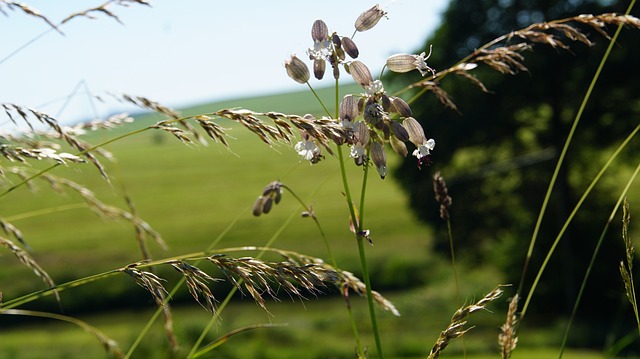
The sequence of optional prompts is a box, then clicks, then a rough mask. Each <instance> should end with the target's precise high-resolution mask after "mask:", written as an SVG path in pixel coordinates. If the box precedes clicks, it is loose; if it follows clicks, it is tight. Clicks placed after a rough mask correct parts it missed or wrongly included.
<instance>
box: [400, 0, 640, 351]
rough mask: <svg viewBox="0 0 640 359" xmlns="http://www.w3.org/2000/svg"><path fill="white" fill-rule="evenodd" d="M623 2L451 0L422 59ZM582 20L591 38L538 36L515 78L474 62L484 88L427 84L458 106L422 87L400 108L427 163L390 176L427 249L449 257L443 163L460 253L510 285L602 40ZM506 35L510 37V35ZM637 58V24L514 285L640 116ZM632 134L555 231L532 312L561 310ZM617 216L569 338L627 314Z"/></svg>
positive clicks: (593, 338)
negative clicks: (421, 226)
mask: <svg viewBox="0 0 640 359" xmlns="http://www.w3.org/2000/svg"><path fill="white" fill-rule="evenodd" d="M626 6H627V4H626V2H622V1H621V2H615V1H587V0H583V1H581V0H567V1H550V0H544V1H532V0H499V1H489V0H480V1H461V0H454V1H452V2H451V4H450V5H449V8H448V10H447V11H446V12H445V13H444V14H443V18H442V24H441V25H440V27H439V29H438V30H437V31H436V32H435V34H434V35H433V36H432V37H431V38H429V39H428V40H427V41H426V44H425V47H424V49H427V50H426V51H428V46H429V45H433V54H432V57H431V58H430V59H429V61H428V62H429V64H430V65H432V66H434V67H435V68H436V70H441V69H443V68H446V67H448V66H451V65H453V64H455V63H456V62H457V61H458V60H460V59H461V58H464V57H465V56H467V55H468V54H470V53H472V52H473V51H474V50H475V49H477V48H478V47H480V46H481V45H483V44H485V43H487V42H489V41H491V40H493V39H494V38H497V37H498V36H501V35H503V34H506V33H509V32H511V31H513V30H518V29H522V28H525V27H526V26H528V25H530V24H532V23H538V22H543V21H549V20H554V19H559V18H564V17H570V16H575V15H578V14H601V13H607V12H618V13H624V11H625V10H626ZM632 15H634V16H638V12H637V11H635V12H632ZM582 29H584V28H582ZM608 29H609V33H611V34H613V32H614V31H615V27H609V28H608ZM584 30H585V32H586V33H588V35H589V39H590V40H592V41H593V42H595V45H594V46H592V47H589V46H586V45H584V44H581V43H579V42H575V43H571V41H566V42H565V43H567V44H569V43H571V44H570V45H571V47H570V49H569V50H566V49H561V48H557V47H556V48H553V47H550V46H546V45H543V44H535V45H534V46H533V48H532V51H527V52H524V53H522V55H523V56H524V57H525V60H524V61H523V64H524V65H525V66H526V68H527V71H519V72H518V73H517V74H515V75H513V76H512V75H503V74H500V73H499V72H497V71H495V70H494V69H491V68H489V67H488V66H485V65H480V66H479V67H478V68H476V69H474V70H473V71H472V72H471V73H472V74H474V75H475V76H477V78H478V79H479V80H480V81H482V83H483V84H484V85H485V86H486V88H487V89H488V92H484V91H481V90H480V89H479V87H478V86H475V85H474V84H473V83H472V82H470V81H469V80H468V79H466V78H463V77H457V76H451V75H449V76H447V77H445V78H444V79H443V80H442V82H441V83H439V84H438V85H439V88H441V89H442V90H444V91H446V93H447V94H448V96H449V98H450V99H451V100H452V101H453V103H455V105H456V106H457V109H456V110H454V109H451V108H447V107H446V106H443V104H442V103H441V101H439V100H438V98H437V96H434V95H433V93H429V92H427V93H425V94H424V95H422V96H421V97H419V98H418V99H417V100H416V101H415V102H413V103H412V104H411V107H412V109H413V112H414V116H415V117H416V119H418V120H420V121H421V122H422V125H423V127H424V128H425V131H426V132H427V137H433V138H434V139H435V140H436V147H435V150H434V151H433V153H432V160H433V165H431V166H430V167H428V168H423V169H422V171H416V169H415V167H416V159H415V158H414V157H407V158H406V159H405V160H404V161H403V162H402V163H401V165H400V166H399V168H397V169H396V171H395V173H394V175H395V177H396V178H397V179H398V180H399V181H400V182H401V183H402V184H403V188H404V189H405V190H406V191H407V194H408V196H409V197H410V199H411V200H410V201H411V207H412V208H413V210H414V211H415V213H416V215H417V216H419V218H420V219H422V220H424V221H426V222H428V223H431V224H433V225H434V226H438V227H439V228H441V230H440V231H439V232H437V233H439V234H438V237H437V239H436V241H435V242H436V244H435V248H436V249H437V250H438V251H440V252H441V253H443V254H444V255H448V254H449V247H448V239H447V233H446V226H445V225H443V224H442V220H440V218H439V211H438V207H439V205H438V204H437V203H436V202H435V201H434V193H433V187H432V175H433V174H434V173H435V171H440V172H441V173H442V175H443V176H444V178H445V180H446V182H447V185H448V188H449V194H450V195H451V196H452V197H453V206H452V207H451V211H450V212H451V220H452V228H453V236H454V242H455V244H456V251H457V253H458V254H459V255H460V258H461V259H462V260H463V261H465V262H466V263H468V264H473V263H485V262H487V261H488V262H490V263H492V264H494V265H496V266H498V267H499V268H500V269H501V270H502V271H503V272H504V273H505V275H506V277H507V278H508V280H509V281H510V282H511V283H513V284H514V285H515V286H516V287H517V286H518V285H519V284H520V282H521V274H522V271H523V264H524V261H525V255H526V253H527V249H528V246H529V242H530V239H531V236H532V232H533V228H534V226H535V222H536V219H537V216H538V212H539V210H540V208H541V206H542V202H543V198H544V195H545V192H546V190H547V186H548V184H549V182H550V180H551V176H552V173H553V170H554V167H555V165H556V163H557V161H558V156H559V154H560V152H561V150H562V147H563V145H564V141H565V139H566V138H567V135H568V133H569V130H570V127H571V124H572V122H573V119H574V118H575V115H576V112H577V110H578V108H579V105H580V103H581V101H582V98H583V96H584V95H585V93H586V91H587V88H588V85H589V82H590V81H591V78H592V76H593V74H594V72H595V71H596V69H597V67H598V63H599V62H600V59H601V58H602V56H603V54H604V51H605V49H606V47H607V45H608V41H607V39H606V38H605V37H603V36H602V35H601V34H599V33H598V32H597V31H595V30H593V29H584ZM515 43H518V39H517V38H514V39H512V40H511V42H509V43H508V44H515ZM503 45H504V44H503ZM421 51H425V50H421ZM639 61H640V31H638V30H636V29H626V30H623V32H622V34H621V36H620V37H619V38H618V43H617V46H615V48H614V50H613V53H612V55H611V57H610V59H609V60H608V61H607V63H606V65H605V68H604V71H603V73H602V75H601V77H600V80H599V81H598V83H597V87H596V88H595V91H594V93H593V94H592V96H591V99H590V101H589V103H588V105H587V108H586V111H585V113H584V115H583V118H582V120H581V122H580V125H579V127H578V129H577V132H576V135H575V137H574V140H573V142H572V144H571V147H570V149H569V153H568V156H567V158H566V160H565V165H564V166H563V167H562V169H561V171H560V173H559V176H558V180H557V183H556V185H555V187H554V190H553V194H552V197H551V202H550V204H549V207H548V209H547V212H546V214H545V217H544V220H543V222H542V227H541V231H540V234H539V236H538V242H537V244H536V247H535V250H534V253H533V258H532V262H531V263H530V265H529V267H528V271H527V276H526V277H525V281H524V285H523V288H524V291H525V292H524V293H523V294H525V295H526V294H527V293H526V292H527V290H528V288H530V286H531V282H532V280H533V278H534V276H535V274H536V272H537V270H538V268H539V267H540V264H541V262H542V259H543V258H544V256H545V255H546V253H547V252H548V250H549V247H550V246H551V244H552V242H553V240H554V239H555V238H556V235H557V234H558V232H559V230H560V228H561V226H562V225H563V224H564V222H565V220H566V219H567V218H568V216H569V213H570V212H571V210H572V209H573V208H574V206H575V205H576V203H577V201H578V200H579V198H580V196H581V195H582V193H584V191H585V189H586V188H587V186H588V184H589V182H590V181H591V180H592V178H593V177H594V176H595V175H596V173H597V171H598V170H599V169H600V168H601V166H602V165H603V164H604V162H605V161H606V159H607V158H608V157H609V156H610V155H611V153H612V151H613V149H614V148H615V147H616V146H617V145H618V144H619V143H620V142H621V141H622V140H623V139H624V138H625V137H626V136H627V135H628V134H629V133H631V132H632V131H633V129H634V128H635V127H636V126H637V125H638V123H639V121H640V120H639V119H640V118H639V117H638V112H639V111H640V77H638V76H637V75H634V73H635V68H636V67H637V64H638V62H639ZM405 78H406V77H400V76H398V77H395V76H392V78H391V80H392V83H393V85H394V86H395V87H397V88H400V87H403V86H405V85H406V82H405V81H406V80H405ZM414 80H416V81H419V79H418V78H414ZM639 142H640V141H638V140H637V139H634V140H633V142H632V143H631V146H629V147H630V148H628V149H627V150H626V151H625V152H624V155H625V157H624V158H625V159H624V160H623V162H624V163H626V164H619V165H617V166H615V168H613V169H612V170H611V171H612V173H624V174H625V175H624V176H619V177H618V180H617V181H616V180H615V179H616V177H615V176H612V178H613V180H611V181H609V182H607V183H606V184H605V185H601V186H599V187H597V189H596V190H595V191H594V192H593V193H592V194H591V196H590V197H589V199H588V200H587V201H586V202H585V204H584V205H583V207H582V209H581V210H580V212H579V214H578V215H577V216H576V218H575V219H574V220H573V222H572V224H571V226H570V227H569V228H568V231H567V232H566V233H565V234H564V237H563V239H562V240H561V242H560V245H559V247H558V248H557V250H556V252H555V254H554V256H553V257H552V260H551V263H550V265H549V267H548V268H547V270H546V272H545V274H544V275H543V277H542V281H541V284H540V285H539V287H538V288H537V290H536V292H535V294H534V297H533V300H532V303H531V307H530V308H529V313H530V315H529V314H528V315H529V316H532V317H533V316H534V315H536V314H537V315H536V316H535V317H538V318H540V317H543V318H549V317H557V316H558V315H563V316H566V315H567V314H569V313H570V312H571V308H572V306H573V303H574V300H575V299H576V294H577V291H578V289H579V287H580V282H581V280H582V277H583V275H584V273H585V270H586V268H587V264H588V263H589V260H590V258H591V255H592V253H593V251H594V248H595V246H596V242H597V240H598V237H599V234H600V233H601V231H602V229H603V227H604V225H605V223H606V219H607V218H608V216H609V214H610V212H611V210H612V208H613V206H614V203H615V201H616V199H617V196H618V194H619V193H620V192H619V191H620V187H618V186H621V185H623V184H624V183H625V182H626V180H627V178H628V175H627V174H629V172H628V171H626V169H628V166H633V167H635V166H636V164H637V161H638V156H637V153H640V152H638V147H640V146H639ZM627 164H628V165H627ZM632 205H633V203H632ZM618 223H619V216H618V218H616V220H615V223H614V225H613V226H612V227H611V229H610V230H609V234H608V237H607V239H606V240H605V244H604V245H603V246H602V249H601V252H600V255H599V257H598V260H597V263H596V269H595V270H594V272H593V273H592V275H591V279H590V282H589V285H588V287H587V289H586V293H585V295H584V297H583V299H582V304H581V309H580V311H579V313H578V318H579V320H583V321H584V322H585V323H589V324H592V325H591V326H589V327H588V328H590V330H589V333H587V334H588V335H585V333H580V336H581V339H582V340H583V341H582V342H578V341H577V340H576V341H574V344H590V345H596V346H601V345H602V343H603V340H604V337H605V334H606V333H610V332H611V331H612V330H613V326H615V325H618V324H619V323H622V322H625V320H622V319H620V320H618V319H616V318H621V316H623V317H624V316H628V317H629V319H631V317H632V312H630V311H629V310H627V309H629V308H622V307H621V306H623V305H627V304H626V303H624V302H623V298H624V291H623V288H622V284H621V280H620V274H619V272H618V268H617V263H618V262H619V260H620V259H621V258H622V256H623V253H624V249H623V247H622V241H621V239H620V231H619V229H618V228H619V226H618ZM535 317H534V318H535ZM534 318H529V319H530V320H534Z"/></svg>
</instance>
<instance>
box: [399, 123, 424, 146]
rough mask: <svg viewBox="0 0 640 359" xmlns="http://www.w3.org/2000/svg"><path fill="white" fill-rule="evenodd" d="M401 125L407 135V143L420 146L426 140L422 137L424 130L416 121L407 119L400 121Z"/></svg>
mask: <svg viewBox="0 0 640 359" xmlns="http://www.w3.org/2000/svg"><path fill="white" fill-rule="evenodd" d="M402 125H403V126H404V128H405V129H406V130H407V132H408V133H409V141H411V143H413V144H414V145H416V147H418V146H420V145H422V144H423V143H424V142H425V141H426V140H427V139H426V138H425V136H424V130H423V129H422V126H421V125H420V123H419V122H418V121H416V119H415V118H413V117H407V118H405V119H404V121H402Z"/></svg>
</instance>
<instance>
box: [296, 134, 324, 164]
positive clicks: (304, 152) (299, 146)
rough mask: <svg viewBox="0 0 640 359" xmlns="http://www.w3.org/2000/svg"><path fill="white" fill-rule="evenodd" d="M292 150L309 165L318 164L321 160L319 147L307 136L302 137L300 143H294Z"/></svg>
mask: <svg viewBox="0 0 640 359" xmlns="http://www.w3.org/2000/svg"><path fill="white" fill-rule="evenodd" d="M294 149H295V150H296V152H298V154H299V155H300V156H302V158H304V159H305V160H307V161H309V162H311V163H318V162H320V160H321V159H322V158H323V156H322V154H321V153H320V147H318V145H317V144H316V143H315V142H314V141H313V140H311V139H310V138H309V135H303V136H302V141H300V142H298V143H296V145H295V147H294Z"/></svg>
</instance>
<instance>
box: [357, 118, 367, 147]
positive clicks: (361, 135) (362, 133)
mask: <svg viewBox="0 0 640 359" xmlns="http://www.w3.org/2000/svg"><path fill="white" fill-rule="evenodd" d="M354 132H355V137H356V140H357V141H358V143H360V144H361V145H362V146H363V147H364V146H366V145H367V143H369V127H367V125H366V124H365V123H364V122H362V121H358V123H357V124H356V128H355V131H354Z"/></svg>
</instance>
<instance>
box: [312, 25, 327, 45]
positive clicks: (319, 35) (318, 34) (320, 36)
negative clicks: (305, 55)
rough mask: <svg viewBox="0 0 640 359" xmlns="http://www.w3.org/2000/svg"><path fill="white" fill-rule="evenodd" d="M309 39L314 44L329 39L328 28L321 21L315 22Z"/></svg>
mask: <svg viewBox="0 0 640 359" xmlns="http://www.w3.org/2000/svg"><path fill="white" fill-rule="evenodd" d="M311 38H312V39H313V41H315V42H321V41H325V40H328V39H329V28H328V27H327V24H325V22H324V21H322V20H316V21H314V22H313V26H311Z"/></svg>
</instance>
